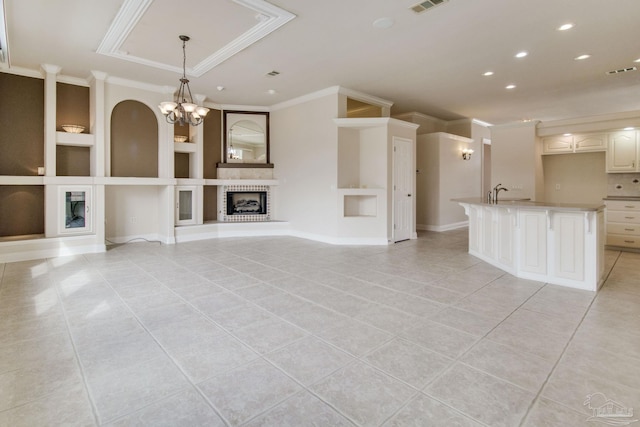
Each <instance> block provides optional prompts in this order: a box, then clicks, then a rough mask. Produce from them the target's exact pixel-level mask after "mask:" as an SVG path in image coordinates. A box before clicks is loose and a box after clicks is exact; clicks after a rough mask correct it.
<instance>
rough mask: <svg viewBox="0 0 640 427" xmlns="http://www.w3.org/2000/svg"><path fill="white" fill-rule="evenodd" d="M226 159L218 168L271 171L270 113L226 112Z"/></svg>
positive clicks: (224, 149)
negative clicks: (268, 169) (266, 169)
mask: <svg viewBox="0 0 640 427" xmlns="http://www.w3.org/2000/svg"><path fill="white" fill-rule="evenodd" d="M223 128H224V130H225V132H224V141H223V153H224V155H223V160H222V163H220V164H218V167H226V168H272V167H273V164H271V161H270V158H269V113H268V112H262V111H225V112H224V123H223Z"/></svg>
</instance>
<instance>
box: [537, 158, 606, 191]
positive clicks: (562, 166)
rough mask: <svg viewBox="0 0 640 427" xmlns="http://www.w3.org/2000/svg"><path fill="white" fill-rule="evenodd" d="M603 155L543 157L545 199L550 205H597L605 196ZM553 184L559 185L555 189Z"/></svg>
mask: <svg viewBox="0 0 640 427" xmlns="http://www.w3.org/2000/svg"><path fill="white" fill-rule="evenodd" d="M605 157H606V155H605V153H604V152H598V153H579V154H557V155H548V156H543V157H542V164H543V169H544V183H545V185H544V200H545V201H547V202H552V203H600V202H602V198H603V197H605V196H606V195H607V173H606V169H605V168H606V162H605ZM556 185H559V186H560V189H559V190H556Z"/></svg>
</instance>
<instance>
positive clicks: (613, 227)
mask: <svg viewBox="0 0 640 427" xmlns="http://www.w3.org/2000/svg"><path fill="white" fill-rule="evenodd" d="M607 234H625V235H630V236H640V224H617V223H616V224H611V223H607Z"/></svg>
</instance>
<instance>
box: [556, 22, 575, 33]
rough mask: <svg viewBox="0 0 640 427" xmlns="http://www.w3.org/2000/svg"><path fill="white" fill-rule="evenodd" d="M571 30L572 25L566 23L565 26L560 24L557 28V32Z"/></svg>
mask: <svg viewBox="0 0 640 427" xmlns="http://www.w3.org/2000/svg"><path fill="white" fill-rule="evenodd" d="M572 28H573V24H571V23H566V24H562V25H560V26H559V27H558V31H567V30H570V29H572Z"/></svg>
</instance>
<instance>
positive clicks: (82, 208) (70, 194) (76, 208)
mask: <svg viewBox="0 0 640 427" xmlns="http://www.w3.org/2000/svg"><path fill="white" fill-rule="evenodd" d="M92 193H93V189H92V187H91V186H88V185H73V186H60V188H59V193H58V197H59V198H58V200H59V203H60V205H59V206H60V207H61V209H60V212H59V218H60V219H59V223H58V224H59V226H58V231H59V233H60V234H78V233H88V232H91V231H93V220H92V218H93V206H92Z"/></svg>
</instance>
